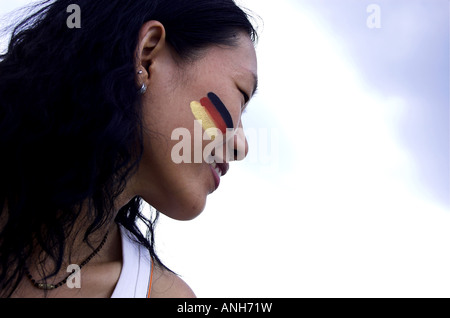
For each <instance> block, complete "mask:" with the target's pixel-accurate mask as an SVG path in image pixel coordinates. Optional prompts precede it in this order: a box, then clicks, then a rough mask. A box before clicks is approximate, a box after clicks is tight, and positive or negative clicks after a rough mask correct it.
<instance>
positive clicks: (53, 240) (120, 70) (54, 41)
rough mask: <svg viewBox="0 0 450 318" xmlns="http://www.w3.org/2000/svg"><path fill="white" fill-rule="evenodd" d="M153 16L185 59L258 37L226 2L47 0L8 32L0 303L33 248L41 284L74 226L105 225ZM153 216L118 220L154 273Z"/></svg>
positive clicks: (0, 59)
mask: <svg viewBox="0 0 450 318" xmlns="http://www.w3.org/2000/svg"><path fill="white" fill-rule="evenodd" d="M71 4H76V5H78V6H79V8H80V9H81V28H70V27H68V24H67V19H68V17H69V15H70V13H68V10H67V8H68V7H69V5H71ZM150 20H157V21H160V22H161V23H162V24H163V25H164V27H165V30H166V35H167V37H166V40H167V42H168V43H169V44H170V45H171V46H172V47H173V49H174V50H175V52H176V53H177V55H178V57H179V58H180V60H181V61H185V62H188V61H192V60H195V59H196V57H197V55H198V54H197V53H200V52H202V49H205V48H207V47H208V46H210V45H214V44H223V45H233V44H234V39H235V34H236V32H242V31H244V32H246V33H247V34H248V35H249V36H250V37H251V38H252V40H253V41H256V37H257V33H256V31H255V29H254V27H253V25H252V23H251V21H250V18H249V15H248V14H247V13H246V12H244V11H243V10H242V9H241V8H239V7H238V6H237V5H236V4H235V3H234V1H233V0H95V1H93V0H52V1H49V0H47V1H41V2H39V3H38V4H36V5H33V6H32V11H31V13H29V14H28V15H27V16H26V17H25V18H23V20H21V21H20V22H18V23H16V24H14V25H13V26H11V29H10V32H11V38H10V41H9V44H8V48H7V51H6V53H4V54H3V55H0V151H1V152H0V295H2V296H5V297H8V296H10V295H11V294H12V293H13V292H14V290H15V289H16V288H17V286H18V284H19V282H20V280H21V278H22V277H23V276H24V270H25V269H24V267H25V266H26V262H27V261H29V260H30V255H31V254H32V253H33V252H35V251H36V250H38V251H43V252H44V254H45V256H46V257H48V258H49V259H51V260H52V261H53V262H54V264H55V266H54V271H53V272H52V273H46V274H47V275H48V276H47V278H50V277H52V276H54V275H56V273H58V271H59V270H60V269H61V266H62V263H63V254H64V251H65V248H66V246H67V244H68V242H67V237H68V236H69V233H70V232H71V230H72V228H73V225H74V224H75V222H76V221H79V218H81V217H83V218H84V219H83V222H84V224H86V232H85V233H84V239H85V242H86V243H88V244H89V238H90V237H91V235H92V234H93V233H94V232H95V231H96V230H98V229H101V228H102V227H103V226H105V224H107V223H108V222H111V221H113V220H112V218H113V216H114V215H115V212H117V211H114V204H115V202H116V199H117V198H118V197H119V195H120V194H121V193H122V192H123V191H124V188H125V186H126V183H127V180H129V178H130V176H132V175H133V174H134V173H136V171H137V167H138V165H139V162H140V159H141V156H142V153H143V142H142V140H143V123H142V105H141V99H140V94H139V87H137V85H136V71H135V60H136V57H135V49H136V47H137V41H138V33H139V30H140V28H141V27H142V25H143V24H144V23H145V22H146V21H150ZM82 210H83V212H85V211H86V210H87V211H88V213H87V214H86V213H83V214H81V211H82ZM81 215H82V216H81ZM157 218H158V212H156V213H153V215H151V216H150V217H148V216H145V215H144V213H143V212H142V199H141V198H139V197H135V198H134V199H132V200H131V201H130V202H129V203H128V204H127V205H125V206H124V207H122V208H121V209H120V211H119V212H118V214H117V216H116V219H115V221H116V222H117V223H119V224H121V225H122V226H124V227H125V228H126V229H127V230H129V231H130V232H131V233H132V234H133V235H134V236H135V238H136V241H138V242H139V243H140V244H143V245H144V246H145V247H147V248H148V250H149V251H150V254H151V256H152V258H153V259H154V260H155V261H157V262H158V263H159V264H161V265H162V263H161V261H160V260H159V259H158V257H157V255H156V253H155V251H154V235H153V230H154V226H155V223H156V220H157ZM139 221H143V222H144V224H145V225H146V226H147V228H148V231H147V234H143V233H142V232H141V230H140V229H139V227H138V222H139ZM162 266H163V265H162Z"/></svg>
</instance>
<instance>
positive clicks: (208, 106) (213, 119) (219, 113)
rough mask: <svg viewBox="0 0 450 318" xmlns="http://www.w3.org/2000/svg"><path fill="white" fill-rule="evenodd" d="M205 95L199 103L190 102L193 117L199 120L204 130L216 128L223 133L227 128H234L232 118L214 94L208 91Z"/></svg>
mask: <svg viewBox="0 0 450 318" xmlns="http://www.w3.org/2000/svg"><path fill="white" fill-rule="evenodd" d="M207 96H208V97H205V98H202V99H201V100H200V103H199V102H192V103H191V110H192V113H193V114H194V116H195V119H197V120H198V121H201V123H202V126H203V129H204V130H205V131H206V132H208V129H211V128H217V129H219V130H220V131H221V132H222V134H224V135H225V134H226V131H227V129H234V125H233V119H232V118H231V115H230V113H229V112H228V110H227V108H226V107H225V105H224V104H223V103H222V101H221V100H220V98H219V97H218V96H217V95H216V94H214V93H208V95H207Z"/></svg>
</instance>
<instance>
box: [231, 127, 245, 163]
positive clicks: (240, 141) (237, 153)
mask: <svg viewBox="0 0 450 318" xmlns="http://www.w3.org/2000/svg"><path fill="white" fill-rule="evenodd" d="M233 150H234V158H233V160H234V161H240V160H244V159H245V157H247V155H248V142H247V138H246V137H245V133H244V129H243V127H242V124H241V125H240V126H239V128H238V129H237V130H236V133H235V135H234V144H233Z"/></svg>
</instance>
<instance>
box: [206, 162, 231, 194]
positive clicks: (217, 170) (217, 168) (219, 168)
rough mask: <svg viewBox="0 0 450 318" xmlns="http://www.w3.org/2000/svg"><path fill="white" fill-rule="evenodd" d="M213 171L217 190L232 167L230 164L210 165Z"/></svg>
mask: <svg viewBox="0 0 450 318" xmlns="http://www.w3.org/2000/svg"><path fill="white" fill-rule="evenodd" d="M210 167H211V171H212V173H213V176H214V181H215V183H216V189H217V188H218V187H219V184H220V178H221V177H223V176H224V175H226V174H227V172H228V170H229V169H230V165H229V164H228V163H216V162H214V163H212V164H211V165H210Z"/></svg>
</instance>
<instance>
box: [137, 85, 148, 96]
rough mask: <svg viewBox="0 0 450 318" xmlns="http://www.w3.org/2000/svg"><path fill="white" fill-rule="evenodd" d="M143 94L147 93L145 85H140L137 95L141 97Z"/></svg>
mask: <svg viewBox="0 0 450 318" xmlns="http://www.w3.org/2000/svg"><path fill="white" fill-rule="evenodd" d="M145 92H147V85H145V84H142V86H141V89H140V90H139V93H140V94H141V95H144V94H145Z"/></svg>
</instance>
